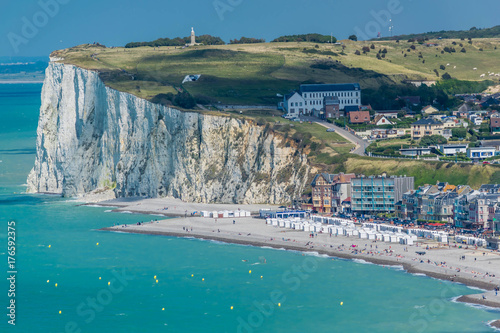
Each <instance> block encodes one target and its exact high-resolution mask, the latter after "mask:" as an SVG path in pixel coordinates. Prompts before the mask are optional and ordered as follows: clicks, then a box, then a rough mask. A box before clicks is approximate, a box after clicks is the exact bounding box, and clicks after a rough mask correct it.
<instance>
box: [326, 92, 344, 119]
mask: <svg viewBox="0 0 500 333" xmlns="http://www.w3.org/2000/svg"><path fill="white" fill-rule="evenodd" d="M323 104H324V105H325V117H326V118H335V119H339V118H340V117H341V116H343V115H344V112H340V100H339V98H338V97H337V96H325V100H324V101H323Z"/></svg>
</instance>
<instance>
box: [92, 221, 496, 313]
mask: <svg viewBox="0 0 500 333" xmlns="http://www.w3.org/2000/svg"><path fill="white" fill-rule="evenodd" d="M120 227H121V226H120ZM99 231H111V232H121V233H132V234H142V235H153V236H168V237H178V238H196V239H201V240H212V241H217V242H222V243H227V244H239V245H248V246H255V247H270V248H273V249H285V250H287V251H298V252H305V253H307V252H317V253H319V254H325V255H328V256H330V257H334V258H339V259H347V260H353V259H361V260H364V261H366V262H369V263H372V264H375V265H380V266H402V267H403V269H404V270H405V272H407V273H410V274H424V275H425V276H427V277H430V278H434V279H439V280H446V281H450V282H455V283H461V284H464V285H466V286H469V287H475V288H479V289H484V290H493V289H494V288H495V286H496V285H495V284H492V283H488V282H482V281H476V280H473V279H467V278H463V277H458V276H457V277H454V276H453V277H452V276H450V275H448V274H443V273H437V272H430V271H428V270H423V269H419V268H416V267H414V266H412V265H410V264H408V263H405V262H398V261H394V260H390V259H382V258H374V257H370V256H366V255H362V254H351V253H343V252H339V251H335V250H333V249H327V250H325V249H321V248H317V249H316V248H312V249H308V248H306V247H304V246H300V245H295V246H294V245H289V244H284V243H282V242H281V243H269V242H263V241H255V240H245V239H234V238H231V237H224V236H211V235H207V234H198V233H194V232H190V233H187V234H186V233H181V232H171V231H146V230H137V229H135V228H134V229H129V228H118V227H106V228H101V229H99ZM474 295H476V294H474ZM480 295H481V294H480ZM468 296H470V295H463V296H461V297H460V298H464V299H470V300H471V301H466V302H465V301H464V302H463V303H474V304H480V305H487V304H486V303H488V305H487V306H490V307H494V308H500V298H499V300H498V301H497V302H485V301H482V300H481V302H479V300H477V301H478V303H475V301H476V300H474V299H473V298H471V297H468ZM458 301H461V300H458Z"/></svg>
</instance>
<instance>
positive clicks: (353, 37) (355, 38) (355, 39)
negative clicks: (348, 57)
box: [349, 35, 358, 42]
mask: <svg viewBox="0 0 500 333" xmlns="http://www.w3.org/2000/svg"><path fill="white" fill-rule="evenodd" d="M349 39H350V40H352V41H355V42H357V41H358V36H356V35H350V36H349Z"/></svg>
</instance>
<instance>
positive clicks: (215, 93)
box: [52, 38, 500, 187]
mask: <svg viewBox="0 0 500 333" xmlns="http://www.w3.org/2000/svg"><path fill="white" fill-rule="evenodd" d="M499 46H500V39H498V38H485V39H473V40H472V41H470V42H469V41H468V40H461V39H446V40H445V39H443V40H437V39H436V40H427V41H425V42H420V43H419V42H410V41H407V40H400V41H361V42H355V41H350V40H344V41H341V43H338V44H316V43H308V42H288V43H258V44H235V45H213V46H203V45H200V46H194V47H189V48H181V47H173V46H162V47H156V48H153V47H137V48H121V47H115V48H106V47H103V46H100V45H88V44H87V45H80V46H76V47H73V48H69V49H66V50H59V51H55V52H53V54H52V56H53V57H60V58H62V60H59V61H60V62H63V63H66V64H73V65H76V66H79V67H82V68H85V69H90V70H96V71H98V72H99V74H100V77H101V79H102V80H103V81H104V83H105V84H106V85H108V86H109V87H111V88H114V89H116V90H119V91H123V92H128V93H131V94H133V95H136V96H138V97H140V98H144V99H147V100H150V101H151V100H155V98H157V97H158V96H159V95H160V96H166V95H168V94H177V93H178V92H179V91H187V92H188V93H189V94H190V95H192V96H194V97H196V98H197V100H202V99H204V100H206V101H208V103H201V104H208V105H209V104H212V105H221V106H222V105H224V104H235V105H276V104H277V103H278V102H279V101H281V100H282V97H281V96H282V95H284V94H287V93H289V92H291V91H293V90H295V89H298V87H299V85H300V84H301V83H346V82H359V83H360V84H361V87H362V89H372V90H376V89H378V88H379V87H384V89H387V87H390V86H396V85H402V84H403V83H402V82H403V81H405V80H429V81H434V80H440V79H441V78H442V75H443V74H445V73H448V74H449V75H451V76H452V77H453V78H456V79H459V80H467V81H472V82H480V81H483V80H486V79H489V80H491V81H488V82H487V83H486V81H485V83H486V85H490V84H498V77H496V76H492V75H489V74H488V73H500V63H499V62H498V59H499V58H500V50H499V49H498V47H499ZM190 74H201V78H200V79H199V80H198V81H196V82H186V83H184V84H182V80H183V79H184V77H185V76H186V75H190ZM482 74H485V75H482ZM196 112H202V113H207V114H214V115H220V116H230V117H242V118H248V119H250V120H251V121H254V122H256V123H257V124H258V125H261V126H269V128H270V129H272V130H273V131H275V132H277V133H280V134H281V135H283V136H284V137H286V138H289V139H291V140H294V141H295V142H296V144H297V146H299V147H300V148H302V149H304V151H306V152H307V153H308V155H309V159H310V161H311V163H312V164H313V165H314V166H316V171H331V172H338V171H344V172H356V173H361V174H365V175H370V174H380V173H382V172H387V173H388V174H398V175H404V174H406V175H408V176H414V177H415V183H416V185H421V184H424V183H434V182H435V181H437V180H440V181H448V182H450V183H452V184H470V185H472V186H473V187H477V186H478V185H480V184H482V183H491V182H498V181H500V171H498V170H500V169H498V168H497V167H496V166H493V165H484V166H483V165H470V164H457V165H455V164H453V163H437V162H424V161H404V160H401V161H400V160H387V159H384V160H379V159H369V158H365V157H359V156H353V155H350V154H349V151H350V149H351V148H352V147H353V146H352V144H350V143H348V142H346V140H345V139H344V138H342V137H341V136H339V135H338V134H336V133H330V132H326V130H325V128H324V127H322V126H321V125H317V124H314V123H313V124H310V123H307V122H303V123H298V122H291V121H289V120H286V119H283V118H281V117H280V115H281V114H282V113H281V112H280V111H277V110H245V111H241V112H240V111H234V112H222V111H218V110H216V109H213V108H211V107H207V109H201V110H200V109H199V110H197V111H196Z"/></svg>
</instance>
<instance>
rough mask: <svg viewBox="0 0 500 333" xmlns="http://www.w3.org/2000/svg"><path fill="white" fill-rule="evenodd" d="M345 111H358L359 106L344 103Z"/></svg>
mask: <svg viewBox="0 0 500 333" xmlns="http://www.w3.org/2000/svg"><path fill="white" fill-rule="evenodd" d="M344 111H345V112H354V111H359V106H357V105H346V106H345V107H344Z"/></svg>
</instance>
